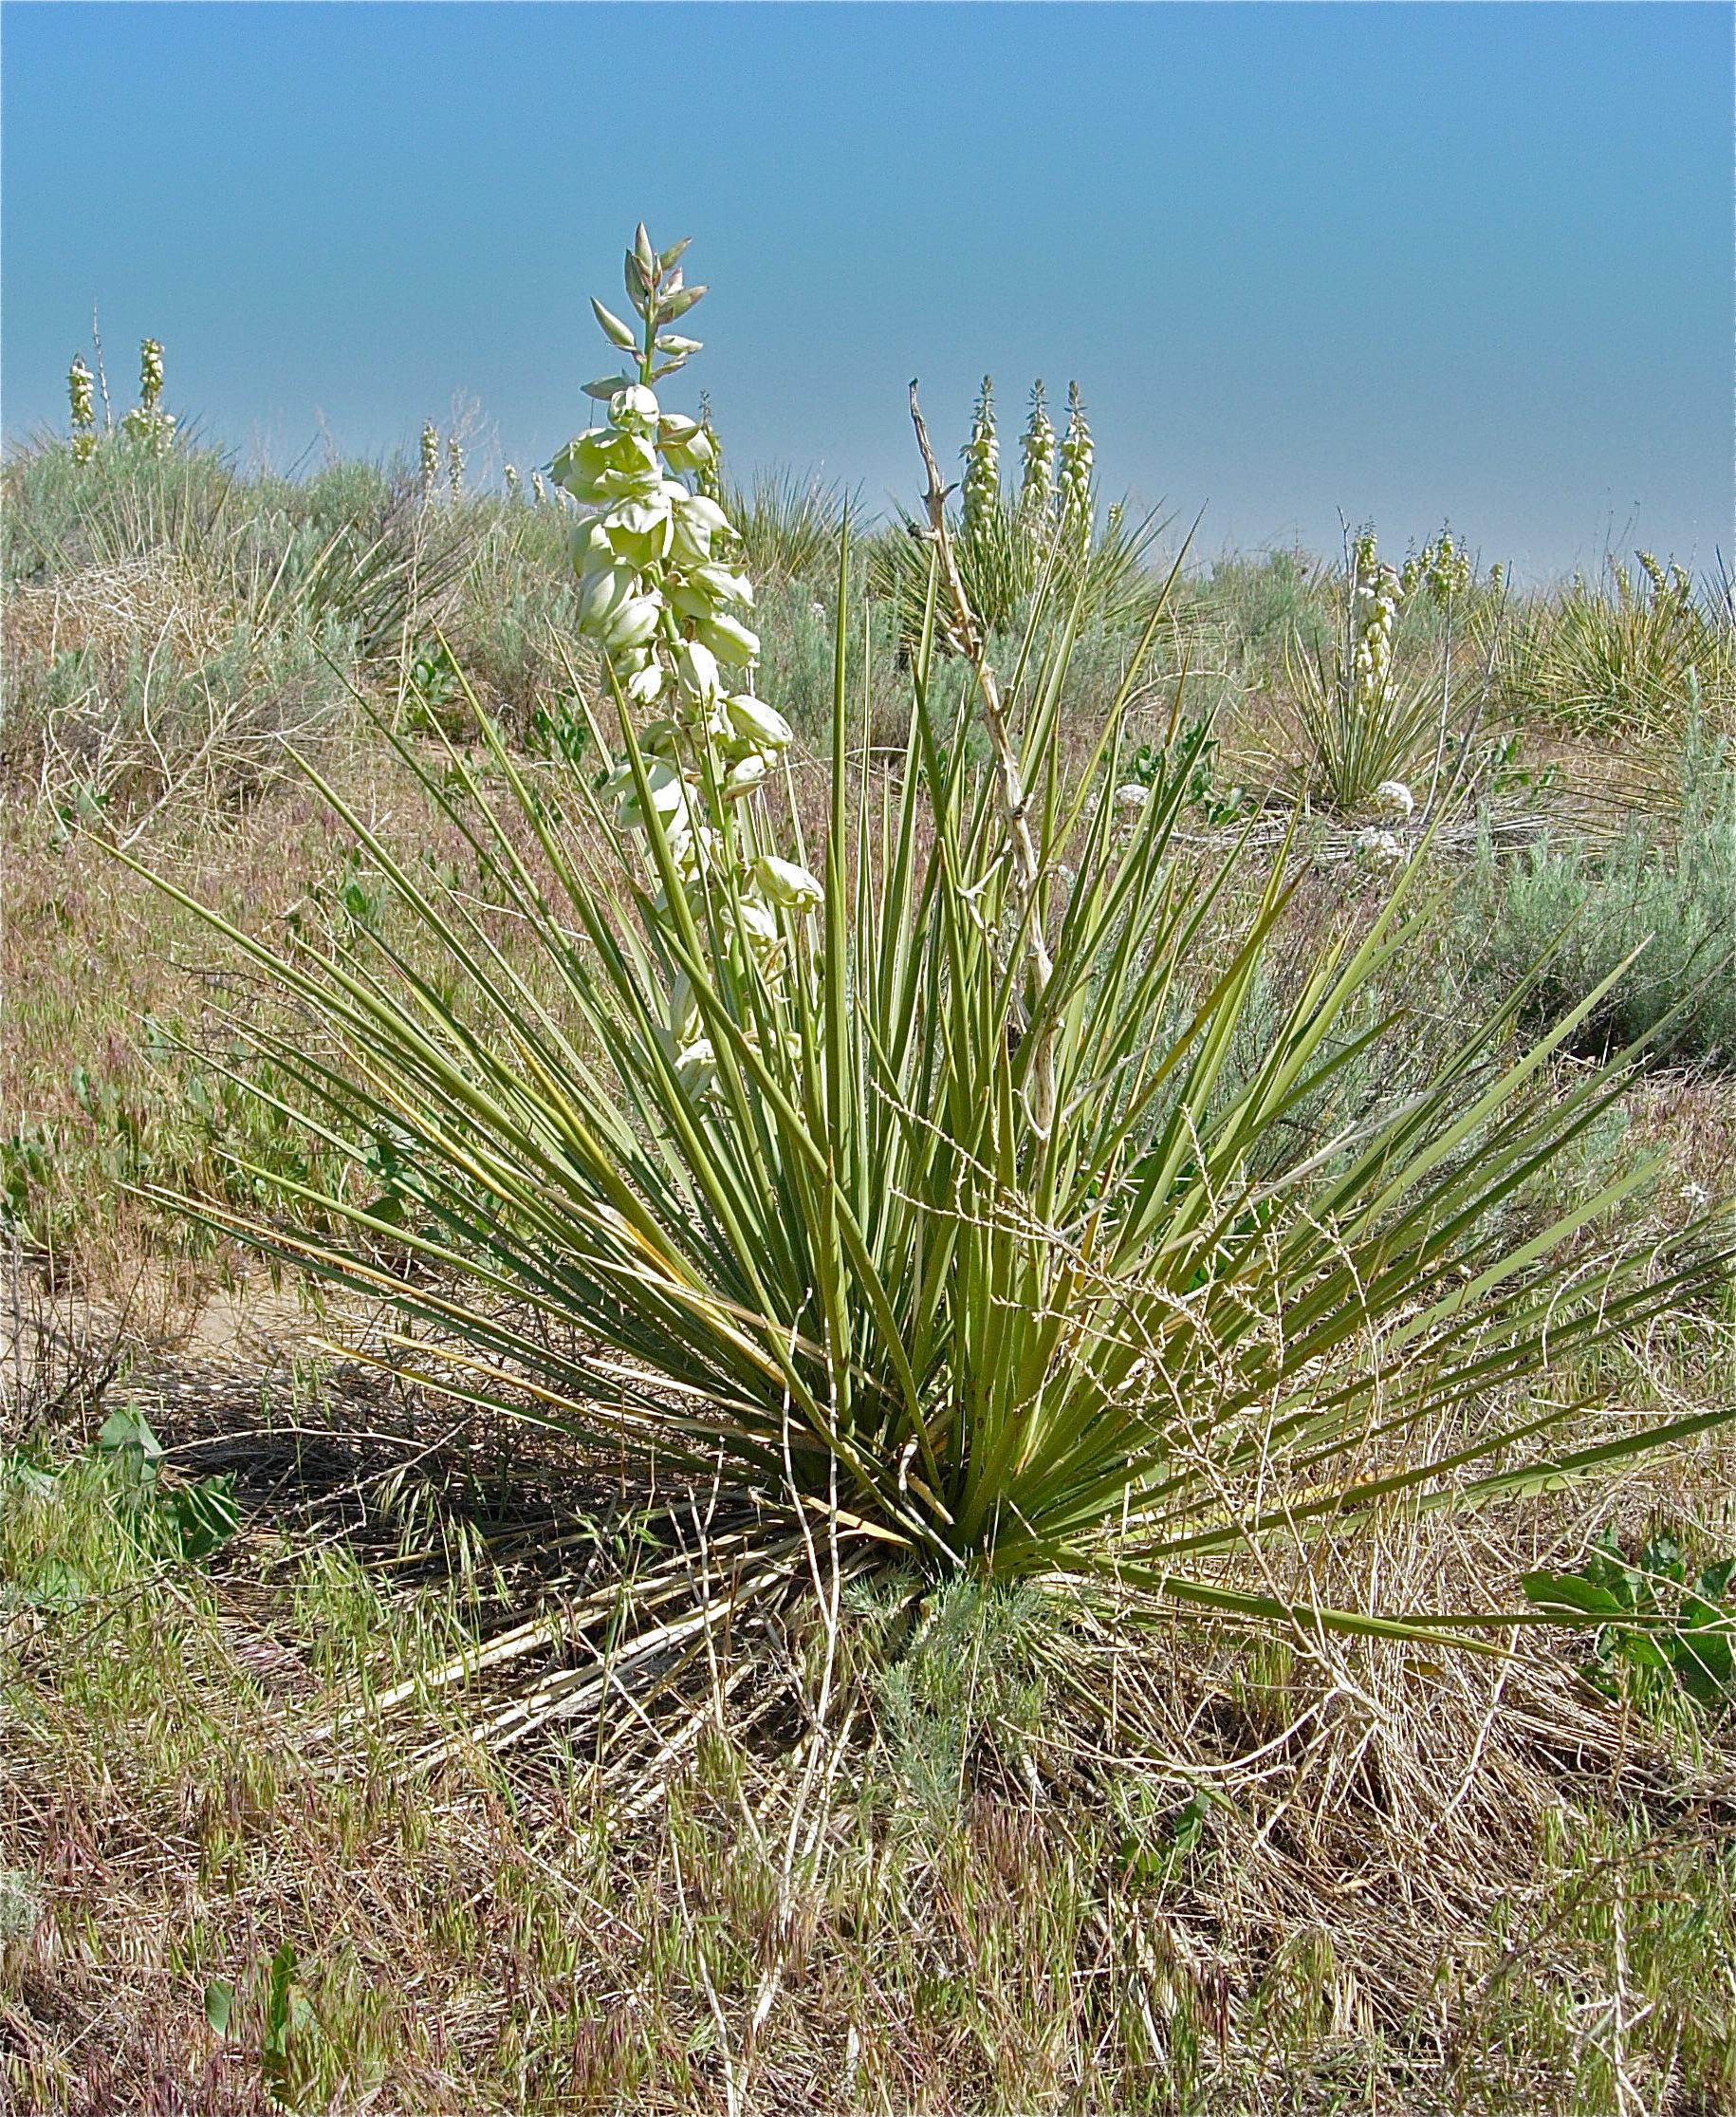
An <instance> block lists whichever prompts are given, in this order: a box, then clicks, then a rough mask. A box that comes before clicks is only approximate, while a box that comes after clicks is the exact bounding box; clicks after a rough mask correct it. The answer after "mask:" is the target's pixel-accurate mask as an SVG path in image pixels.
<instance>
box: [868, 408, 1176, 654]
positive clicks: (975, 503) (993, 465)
mask: <svg viewBox="0 0 1736 2117" xmlns="http://www.w3.org/2000/svg"><path fill="white" fill-rule="evenodd" d="M1031 406H1032V408H1031V418H1030V422H1029V424H1028V426H1027V428H1026V430H1025V434H1024V435H1023V436H1022V437H1021V442H1020V450H1021V456H1022V460H1023V465H1024V470H1023V477H1022V482H1021V484H1020V488H1019V492H1018V494H1017V496H1016V498H1014V499H1012V500H1008V499H1007V498H1006V497H1005V496H1004V495H1003V493H1002V492H1001V484H1000V447H999V443H998V440H997V438H996V435H995V423H994V381H993V378H992V377H991V376H987V375H986V376H985V377H984V378H983V387H982V392H981V394H980V395H979V397H978V399H977V402H976V412H975V416H974V418H973V419H972V422H971V430H970V440H969V442H968V443H967V444H966V446H965V448H964V451H963V455H964V459H965V474H964V480H963V484H964V495H963V496H964V505H963V509H962V511H961V512H960V514H959V515H958V517H957V518H956V520H955V522H954V525H953V529H952V531H951V535H952V541H953V549H954V554H955V556H956V559H957V563H958V571H959V576H960V579H961V581H962V583H963V585H964V590H965V595H966V599H967V601H968V602H969V604H970V608H971V610H972V611H973V612H974V613H975V614H976V616H977V617H978V618H979V619H980V620H981V622H983V623H984V624H985V625H986V626H987V627H988V631H989V632H990V633H1004V632H1006V631H1007V630H1008V629H1009V628H1010V627H1012V626H1013V625H1014V624H1015V623H1016V622H1017V620H1018V615H1019V612H1020V610H1021V608H1022V606H1023V605H1025V604H1026V602H1027V601H1028V599H1029V598H1031V597H1032V596H1034V595H1036V594H1038V593H1039V592H1040V590H1042V589H1043V586H1044V585H1045V583H1046V584H1047V585H1049V586H1051V587H1052V588H1053V590H1054V601H1055V603H1056V604H1057V605H1064V604H1066V603H1067V602H1068V601H1069V600H1070V597H1071V593H1072V590H1073V588H1074V587H1075V586H1078V585H1082V587H1083V591H1084V604H1083V611H1084V615H1085V617H1086V618H1087V619H1090V618H1098V619H1100V620H1101V621H1102V622H1105V623H1106V624H1109V625H1112V626H1118V625H1139V624H1143V623H1144V622H1145V620H1146V619H1147V618H1148V617H1149V616H1150V615H1151V612H1152V609H1153V607H1154V602H1155V600H1156V596H1157V584H1156V583H1155V582H1154V581H1152V580H1151V579H1149V578H1148V576H1147V573H1146V569H1145V562H1146V560H1147V558H1148V557H1149V555H1150V552H1151V548H1152V545H1153V544H1154V541H1155V539H1156V536H1157V533H1158V531H1159V529H1161V528H1162V526H1163V525H1162V524H1161V523H1160V522H1159V521H1158V519H1157V517H1156V516H1155V515H1148V516H1146V517H1145V519H1144V520H1143V521H1142V522H1140V523H1138V524H1137V525H1136V526H1135V527H1133V528H1131V529H1130V528H1129V527H1128V525H1127V523H1126V520H1125V518H1124V515H1123V513H1122V511H1121V510H1120V509H1119V508H1118V507H1117V508H1111V509H1110V511H1109V517H1108V521H1107V523H1106V525H1105V528H1104V529H1103V532H1102V534H1101V535H1098V534H1097V533H1096V531H1095V525H1094V520H1093V511H1094V497H1095V496H1094V488H1093V466H1094V462H1095V451H1094V449H1093V446H1092V440H1091V430H1090V428H1089V426H1088V425H1087V423H1086V420H1085V409H1084V405H1083V403H1082V402H1081V401H1080V394H1079V384H1078V383H1077V382H1074V383H1072V384H1070V385H1069V388H1068V418H1067V432H1066V436H1065V437H1064V439H1063V440H1062V442H1061V444H1060V448H1059V456H1060V466H1061V467H1060V477H1059V483H1058V482H1057V474H1056V459H1057V444H1056V440H1055V431H1054V428H1053V427H1052V426H1051V425H1050V423H1049V418H1048V413H1047V411H1046V410H1045V409H1044V406H1043V384H1042V383H1041V382H1037V383H1035V384H1034V385H1033V386H1032V391H1031ZM900 532H901V533H895V534H893V535H892V536H889V537H886V538H883V539H882V540H881V541H880V543H879V545H878V546H877V549H876V551H875V554H874V560H873V563H872V565H871V566H870V569H869V587H870V592H871V593H873V594H875V595H878V596H882V597H885V598H887V599H889V600H890V601H892V602H893V603H895V604H896V606H897V610H898V629H899V634H900V637H901V638H902V640H903V641H904V642H905V647H906V651H907V652H908V651H909V650H910V649H912V648H913V647H914V644H915V642H916V641H917V640H918V639H919V638H920V636H921V632H922V626H923V613H924V610H925V608H926V606H927V600H928V574H929V566H928V557H927V548H926V544H925V542H924V538H925V535H926V531H925V529H924V527H923V525H922V524H921V523H918V522H916V521H914V519H913V518H912V517H911V516H910V515H909V514H908V513H904V512H903V511H900ZM935 625H936V632H935V638H936V640H937V641H938V643H939V645H940V647H941V649H942V651H943V652H945V653H948V654H951V653H955V652H956V651H957V650H958V641H957V637H956V633H955V630H954V624H953V619H952V615H951V612H950V611H949V610H947V609H946V608H944V607H942V608H941V609H940V610H938V611H937V612H936V615H935Z"/></svg>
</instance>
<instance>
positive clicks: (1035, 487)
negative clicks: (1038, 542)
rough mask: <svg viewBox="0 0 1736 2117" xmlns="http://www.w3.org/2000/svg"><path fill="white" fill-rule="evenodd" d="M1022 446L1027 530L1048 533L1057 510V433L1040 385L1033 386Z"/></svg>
mask: <svg viewBox="0 0 1736 2117" xmlns="http://www.w3.org/2000/svg"><path fill="white" fill-rule="evenodd" d="M1019 445H1020V450H1021V453H1022V454H1023V455H1024V458H1025V475H1024V477H1023V479H1022V481H1021V483H1020V486H1019V513H1020V516H1021V518H1022V520H1023V521H1024V522H1025V525H1026V527H1027V528H1033V529H1035V528H1041V529H1046V528H1047V525H1048V522H1049V518H1050V516H1051V515H1052V514H1053V512H1054V509H1055V429H1054V427H1053V426H1051V425H1050V424H1049V415H1048V410H1047V407H1046V406H1045V405H1044V403H1043V384H1042V382H1041V381H1036V382H1033V383H1032V384H1031V416H1030V418H1029V419H1028V420H1027V421H1026V423H1025V433H1024V435H1023V436H1021V439H1020V444H1019Z"/></svg>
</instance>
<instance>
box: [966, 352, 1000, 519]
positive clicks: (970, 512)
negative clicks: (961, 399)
mask: <svg viewBox="0 0 1736 2117" xmlns="http://www.w3.org/2000/svg"><path fill="white" fill-rule="evenodd" d="M964 456H965V532H966V534H967V535H970V533H971V532H972V531H974V530H977V529H982V528H984V527H986V526H987V524H988V522H989V521H990V520H991V519H992V517H993V515H994V511H995V510H996V508H997V507H999V505H1000V503H1001V444H1000V443H999V441H997V440H996V439H995V432H994V377H993V376H992V375H985V376H984V377H983V394H982V395H981V396H980V397H979V398H978V399H977V400H976V418H974V419H973V420H972V422H971V426H970V440H969V442H968V443H967V444H966V446H965V451H964Z"/></svg>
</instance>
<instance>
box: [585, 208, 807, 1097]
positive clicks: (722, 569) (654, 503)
mask: <svg viewBox="0 0 1736 2117" xmlns="http://www.w3.org/2000/svg"><path fill="white" fill-rule="evenodd" d="M687 247H688V246H687V244H686V243H685V242H681V243H677V244H675V245H674V247H673V248H672V249H670V250H666V251H657V250H656V249H655V247H654V246H653V244H652V241H651V238H650V236H649V235H648V234H647V233H646V232H645V229H644V227H643V226H642V225H641V226H640V228H639V229H638V232H637V235H636V236H635V239H634V245H633V248H632V249H631V250H629V251H628V252H627V255H626V264H625V268H624V277H625V282H626V288H627V298H628V301H629V302H630V304H631V305H632V306H633V308H634V309H635V310H636V312H637V315H638V318H639V326H638V329H637V331H636V329H635V327H634V326H633V325H629V324H626V323H624V322H622V320H621V319H620V318H619V317H618V316H616V315H614V314H613V313H612V312H611V311H610V310H608V309H606V308H605V307H604V306H602V304H601V303H600V302H599V301H596V300H595V299H593V301H592V304H591V306H592V308H593V310H594V311H595V312H596V316H597V321H598V323H599V325H600V327H601V329H602V332H603V335H604V336H605V337H606V338H607V339H608V341H609V343H610V344H612V345H614V346H615V347H616V348H617V349H618V350H619V351H621V352H626V353H630V354H632V355H633V356H634V358H635V361H636V363H637V364H636V368H635V370H634V371H631V372H628V373H626V374H617V375H610V376H605V377H603V378H601V379H600V380H599V381H594V382H590V383H587V384H586V385H585V387H586V391H587V394H589V395H590V396H592V397H594V398H606V399H607V402H608V407H609V418H608V423H607V424H606V425H605V426H602V427H600V428H598V427H593V428H591V429H589V430H588V431H587V432H585V433H583V434H581V435H578V436H575V437H574V439H573V440H572V441H571V442H570V443H569V444H568V446H567V448H566V449H565V450H564V451H563V453H562V455H560V456H559V457H558V458H557V459H556V461H555V464H554V466H553V473H554V476H555V479H556V482H557V483H559V484H561V485H563V487H564V488H565V489H566V491H567V492H570V493H571V494H572V495H573V496H574V498H575V499H577V500H579V501H580V502H581V503H582V504H584V505H588V506H590V507H591V508H593V509H594V510H595V511H594V512H591V513H588V514H585V515H582V516H581V518H580V519H579V520H578V521H577V522H576V523H575V525H574V527H573V529H572V531H571V533H570V538H569V543H570V548H571V551H572V558H573V566H574V568H575V570H576V572H577V573H578V576H579V624H580V629H581V630H582V631H583V632H585V633H588V634H589V635H590V636H591V637H592V638H593V639H594V640H595V641H597V642H598V644H599V645H600V647H601V648H602V650H603V653H604V656H605V658H606V660H607V666H608V669H609V676H610V680H611V683H612V684H613V685H614V686H615V689H616V694H617V697H618V699H619V701H620V704H621V707H622V710H623V713H624V712H625V711H626V709H627V707H628V706H629V705H631V706H632V707H634V708H637V709H638V710H639V711H641V712H643V711H648V710H650V711H655V712H657V713H658V715H659V717H657V718H655V719H654V720H652V721H651V722H650V723H649V725H647V726H645V727H644V728H643V729H642V730H641V731H639V734H638V737H637V745H636V744H635V742H634V741H633V739H632V738H631V736H630V738H629V753H628V755H627V757H626V759H625V760H624V762H623V763H622V764H621V766H620V767H619V770H618V771H617V772H616V773H615V775H614V777H613V778H612V779H611V780H610V782H609V784H608V789H607V790H608V791H609V792H610V793H612V794H615V795H619V800H620V807H619V811H618V820H619V823H620V824H621V826H623V827H624V828H626V829H628V830H632V831H637V832H639V833H642V834H644V835H645V836H646V837H647V840H648V845H647V853H648V857H649V859H650V861H651V864H652V871H653V872H654V873H657V864H658V863H659V862H663V861H666V862H667V863H668V866H667V868H666V869H665V870H664V871H663V872H661V873H660V874H657V879H658V880H659V882H660V883H661V885H662V887H661V902H662V918H663V919H664V921H665V923H666V924H667V925H668V927H669V930H670V933H671V934H674V933H676V932H679V931H685V930H687V928H688V922H690V921H692V920H693V919H694V918H695V916H697V915H702V914H705V913H706V912H707V911H708V909H709V907H710V906H711V904H712V903H713V902H714V901H715V900H716V898H717V896H718V894H719V892H722V893H723V894H724V896H725V897H726V899H727V901H728V902H729V917H730V920H731V923H732V926H733V932H732V935H731V947H732V948H733V949H734V950H736V952H737V953H738V954H745V955H746V956H752V957H753V958H754V960H755V962H756V965H757V967H758V969H759V971H760V973H761V974H762V975H764V976H766V978H767V980H768V981H769V982H770V983H772V984H773V985H774V986H777V987H779V989H781V979H782V973H783V968H784V965H785V961H786V957H787V937H786V936H785V934H784V933H783V932H782V930H781V928H780V924H779V919H778V912H779V911H780V910H785V911H790V910H803V909H805V908H807V907H808V906H809V905H812V904H816V903H818V902H819V901H820V896H821V889H820V884H819V883H818V882H816V881H815V879H814V877H813V876H812V875H810V874H809V873H808V872H807V870H806V869H805V868H803V867H802V866H801V865H800V864H797V863H795V862H793V861H787V860H785V859H782V858H780V857H779V856H778V855H777V854H774V853H772V852H770V851H768V850H767V849H766V847H765V845H764V844H763V842H762V833H761V831H760V830H758V829H757V828H756V827H755V826H754V825H753V823H752V822H751V821H750V820H749V818H748V812H747V811H746V810H745V809H744V808H743V807H742V806H741V805H742V803H743V800H744V797H746V796H748V795H750V794H751V793H752V792H753V790H754V789H755V788H757V787H758V786H759V785H760V783H761V781H763V780H764V779H765V778H766V774H767V773H768V772H769V771H771V769H772V767H773V765H774V764H775V763H776V761H777V758H778V756H779V754H780V752H783V751H785V750H787V749H788V747H789V745H790V743H791V741H792V740H793V732H792V730H791V728H790V725H789V723H788V721H787V720H785V717H784V715H782V714H781V713H779V712H778V711H777V709H776V708H775V707H773V706H769V705H767V704H766V702H765V701H764V700H763V699H760V698H758V697H756V696H754V692H753V683H752V676H751V671H752V666H753V663H754V661H755V660H756V659H757V657H758V654H759V638H758V635H757V634H755V633H754V632H752V631H750V630H749V629H748V625H747V624H746V623H745V622H744V617H745V614H746V613H747V612H748V611H749V610H750V609H751V608H752V604H753V584H752V583H751V582H750V581H749V580H748V577H747V576H746V575H745V574H743V573H741V572H738V571H734V570H731V568H730V567H729V566H728V565H727V564H726V563H725V561H726V558H727V555H728V554H729V549H730V547H731V545H732V544H733V543H734V542H735V541H736V539H735V531H734V528H733V525H732V524H731V523H730V521H729V517H728V516H727V515H726V514H725V512H724V511H723V509H722V508H721V506H719V505H718V503H717V502H716V501H714V500H712V499H710V498H708V497H707V496H706V495H705V494H704V493H703V492H699V491H698V490H697V487H696V485H695V486H692V487H690V486H689V485H688V484H687V483H685V482H684V477H686V476H693V477H694V478H695V479H696V478H697V476H698V474H700V473H702V472H704V471H706V470H708V469H710V468H711V467H713V466H714V464H715V461H716V450H715V447H714V445H713V443H712V442H711V439H710V438H709V436H708V435H707V432H706V430H705V428H704V427H702V426H701V425H700V423H699V422H698V421H697V420H695V419H692V418H687V417H686V416H685V415H684V414H681V413H675V412H666V411H664V410H663V408H662V407H661V405H660V404H659V403H658V401H657V399H656V395H655V394H654V392H653V389H652V384H653V383H654V382H657V381H662V380H663V379H664V378H665V377H666V376H668V375H672V374H674V373H676V372H677V371H678V370H679V369H680V368H682V367H683V366H685V365H686V363H687V362H688V361H689V359H691V357H692V356H693V354H694V353H696V352H698V351H699V350H700V342H699V341H698V340H697V339H692V338H687V337H684V336H682V335H680V334H679V333H677V332H674V331H671V330H670V329H668V327H667V326H668V325H670V324H672V323H673V322H674V320H675V319H676V318H678V317H681V316H684V315H685V314H686V313H687V311H688V310H689V309H690V308H692V307H693V306H694V304H695V303H697V302H698V301H699V300H700V299H701V297H702V296H703V295H704V294H705V292H706V289H705V288H703V287H687V286H685V285H684V283H683V278H682V272H681V268H680V263H679V260H680V258H681V256H682V255H683V253H684V252H685V251H686V250H687ZM677 894H678V895H680V896H681V897H682V898H684V899H685V900H686V902H685V904H684V906H683V907H682V909H681V910H679V911H678V910H677V909H676V904H675V897H676V895H677ZM664 1035H665V1040H666V1042H667V1045H668V1048H669V1050H670V1053H671V1056H672V1059H673V1061H674V1066H675V1068H676V1070H677V1073H678V1074H679V1076H680V1078H681V1080H682V1081H683V1083H684V1085H685V1086H688V1087H689V1088H690V1089H692V1090H693V1091H694V1092H703V1091H704V1090H706V1089H708V1088H709V1087H710V1086H711V1084H712V1083H713V1082H714V1080H715V1077H716V1065H717V1060H716V1053H715V1050H714V1049H713V1045H712V1041H711V1032H710V1030H709V1027H708V1025H707V1023H706V1020H705V1017H704V1012H703V1010H702V1009H701V1007H700V1005H699V1003H698V1001H697V999H696V998H695V995H694V987H693V979H692V977H691V976H690V975H689V974H688V973H687V972H686V971H685V970H682V969H675V970H674V971H673V972H672V974H671V978H670V985H669V993H668V998H667V1002H666V1011H665V1026H664Z"/></svg>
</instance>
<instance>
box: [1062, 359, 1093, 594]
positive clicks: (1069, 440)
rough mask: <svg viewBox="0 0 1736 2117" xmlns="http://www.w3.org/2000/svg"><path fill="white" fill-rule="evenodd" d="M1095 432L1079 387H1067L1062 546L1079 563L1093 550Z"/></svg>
mask: <svg viewBox="0 0 1736 2117" xmlns="http://www.w3.org/2000/svg"><path fill="white" fill-rule="evenodd" d="M1092 461H1093V451H1092V446H1091V429H1090V427H1089V426H1088V425H1087V424H1086V422H1085V406H1084V402H1083V399H1081V398H1080V394H1079V384H1078V383H1077V382H1069V383H1068V384H1067V431H1066V433H1065V435H1064V436H1062V444H1061V495H1060V496H1061V533H1062V544H1063V546H1064V548H1066V550H1067V552H1068V553H1069V554H1070V556H1071V557H1072V558H1073V559H1074V560H1075V561H1079V560H1082V559H1084V558H1086V557H1087V556H1088V555H1089V553H1090V550H1091V527H1092V524H1091V503H1092V493H1091V466H1092Z"/></svg>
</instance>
